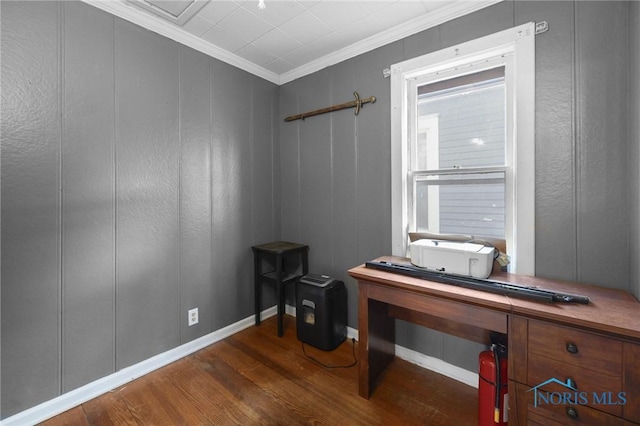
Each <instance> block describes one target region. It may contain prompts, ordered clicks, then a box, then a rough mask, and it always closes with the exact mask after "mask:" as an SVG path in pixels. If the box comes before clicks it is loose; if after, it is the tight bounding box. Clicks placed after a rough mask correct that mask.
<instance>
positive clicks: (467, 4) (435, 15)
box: [280, 0, 503, 84]
mask: <svg viewBox="0 0 640 426" xmlns="http://www.w3.org/2000/svg"><path fill="white" fill-rule="evenodd" d="M501 1H503V0H478V1H462V2H455V3H452V4H450V5H447V6H444V7H442V8H439V9H436V10H434V11H433V12H431V13H428V14H427V15H422V16H419V17H417V18H414V19H412V20H410V21H407V22H405V23H403V24H400V25H397V26H395V27H393V28H390V29H388V30H386V31H383V32H381V33H378V34H376V35H373V36H371V37H369V38H366V39H364V40H362V41H359V42H357V43H354V44H352V45H350V46H347V47H345V48H344V49H340V50H338V51H336V52H333V53H330V54H328V55H325V56H323V57H321V58H319V59H317V60H314V61H311V62H309V63H307V64H305V65H302V66H300V67H298V68H295V69H293V70H291V71H287V72H285V73H283V74H280V84H285V83H288V82H290V81H293V80H296V79H298V78H300V77H304V76H305V75H309V74H312V73H314V72H316V71H319V70H321V69H323V68H326V67H328V66H331V65H335V64H337V63H339V62H342V61H344V60H347V59H350V58H353V57H355V56H358V55H361V54H363V53H366V52H369V51H371V50H374V49H377V48H378V47H382V46H384V45H387V44H389V43H393V42H394V41H398V40H402V39H403V38H406V37H409V36H411V35H413V34H416V33H419V32H421V31H424V30H427V29H429V28H431V27H435V26H437V25H440V24H442V23H444V22H447V21H451V20H453V19H456V18H459V17H461V16H464V15H468V14H469V13H472V12H475V11H477V10H480V9H483V8H485V7H488V6H491V5H493V4H496V3H500V2H501ZM380 73H382V70H380Z"/></svg>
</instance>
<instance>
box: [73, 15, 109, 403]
mask: <svg viewBox="0 0 640 426" xmlns="http://www.w3.org/2000/svg"><path fill="white" fill-rule="evenodd" d="M64 10H65V15H64V16H65V20H64V64H65V66H64V80H63V81H64V97H63V99H64V100H63V107H64V111H63V113H64V114H63V117H64V119H63V125H64V128H63V140H62V164H63V168H62V220H63V221H62V241H63V244H62V248H63V251H62V271H63V283H62V290H63V302H62V303H63V315H62V324H63V334H62V336H63V339H64V340H63V353H62V359H63V366H62V373H63V376H62V380H63V381H62V384H63V391H68V390H71V389H74V388H76V387H78V386H82V385H84V384H86V383H88V382H90V381H92V380H95V379H98V378H100V377H103V376H105V375H107V374H110V373H112V372H113V369H114V348H115V340H114V336H115V330H114V324H115V310H114V309H115V301H114V294H115V277H114V240H115V237H114V233H115V228H114V220H115V219H114V209H115V203H114V157H113V150H114V97H113V90H114V70H113V17H111V16H109V15H108V14H106V13H104V12H100V11H98V10H97V9H95V8H93V7H90V6H88V5H83V4H81V3H73V2H66V3H64Z"/></svg>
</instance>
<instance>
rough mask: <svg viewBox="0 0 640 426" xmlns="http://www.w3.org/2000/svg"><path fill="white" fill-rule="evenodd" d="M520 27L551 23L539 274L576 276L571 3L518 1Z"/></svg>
mask: <svg viewBox="0 0 640 426" xmlns="http://www.w3.org/2000/svg"><path fill="white" fill-rule="evenodd" d="M515 10H516V25H520V24H524V23H526V22H531V21H536V22H537V21H547V22H548V23H549V27H550V28H551V29H552V30H550V31H548V32H546V33H543V34H540V35H538V36H536V127H535V130H536V138H535V143H536V182H535V184H536V200H535V201H536V233H535V238H536V274H537V275H539V276H543V277H548V278H557V279H563V280H575V279H576V273H577V263H576V204H575V191H576V186H575V162H574V151H575V145H574V137H575V134H574V113H575V108H574V103H573V99H574V85H573V82H574V79H573V76H574V66H573V60H572V58H573V56H574V49H573V46H574V44H573V35H574V30H575V28H574V25H573V11H574V4H573V3H572V2H564V1H562V2H544V3H537V2H516V3H515Z"/></svg>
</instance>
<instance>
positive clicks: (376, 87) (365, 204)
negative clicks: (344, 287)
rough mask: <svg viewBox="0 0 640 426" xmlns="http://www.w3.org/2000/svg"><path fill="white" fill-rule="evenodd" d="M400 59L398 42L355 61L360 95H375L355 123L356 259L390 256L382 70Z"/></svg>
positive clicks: (387, 102) (387, 105)
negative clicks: (371, 103) (374, 99)
mask: <svg viewBox="0 0 640 426" xmlns="http://www.w3.org/2000/svg"><path fill="white" fill-rule="evenodd" d="M401 60H402V41H399V42H395V43H392V44H388V45H386V46H383V47H381V48H378V49H376V50H374V51H372V52H369V53H367V54H366V55H361V56H359V57H358V58H356V59H355V64H356V65H355V66H356V70H357V74H356V76H357V77H356V79H357V80H356V81H357V83H356V84H357V88H356V89H357V90H358V93H360V96H363V97H368V96H375V97H376V99H377V101H376V103H375V104H373V105H365V107H364V110H363V111H362V112H361V113H360V115H359V116H358V119H357V120H356V132H357V136H356V144H357V145H356V153H357V154H356V155H357V161H358V177H357V185H358V197H357V201H356V202H357V206H358V256H359V258H360V260H361V261H366V260H370V259H374V258H376V257H378V256H383V255H386V254H389V253H391V204H390V203H389V200H390V199H391V178H390V176H391V142H390V140H391V122H390V116H391V92H390V86H389V79H385V78H384V76H383V75H382V70H383V69H385V68H388V67H389V65H391V64H395V63H396V62H400V61H401Z"/></svg>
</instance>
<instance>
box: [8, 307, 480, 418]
mask: <svg viewBox="0 0 640 426" xmlns="http://www.w3.org/2000/svg"><path fill="white" fill-rule="evenodd" d="M285 311H286V313H287V314H289V315H291V316H293V317H295V316H296V308H295V306H291V305H286V310H285ZM274 315H276V307H275V306H272V307H271V308H269V309H265V310H264V311H262V314H261V315H260V318H262V319H267V318H269V317H272V316H274ZM254 323H255V319H254V316H253V315H251V316H250V317H247V318H245V319H243V320H240V321H238V322H236V323H234V324H231V325H229V326H227V327H224V328H221V329H220V330H217V331H214V332H213V333H210V334H207V335H206V336H202V337H200V338H198V339H195V340H192V341H191V342H188V343H185V344H184V345H180V346H178V347H177V348H174V349H171V350H168V351H167V352H163V353H161V354H158V355H156V356H154V357H151V358H149V359H146V360H144V361H142V362H139V363H138V364H135V365H132V366H130V367H127V368H123V369H122V370H120V371H118V372H116V373H113V374H110V375H109V376H106V377H103V378H101V379H98V380H95V381H93V382H91V383H88V384H86V385H84V386H82V387H79V388H77V389H74V390H72V391H70V392H67V393H65V394H63V395H60V396H59V397H56V398H54V399H51V400H49V401H46V402H43V403H42V404H39V405H36V406H35V407H32V408H29V409H28V410H25V411H22V412H20V413H18V414H15V415H13V416H11V417H8V418H6V419H4V420H2V421H0V426H24V425H35V424H37V423H41V422H43V421H45V420H47V419H49V418H51V417H53V416H57V415H58V414H60V413H63V412H65V411H67V410H69V409H71V408H73V407H75V406H77V405H80V404H82V403H84V402H86V401H89V400H91V399H93V398H96V397H98V396H100V395H102V394H104V393H107V392H109V391H111V390H113V389H115V388H117V387H119V386H122V385H124V384H127V383H129V382H131V381H133V380H135V379H137V378H140V377H142V376H144V375H145V374H148V373H151V372H152V371H154V370H157V369H159V368H162V367H164V366H166V365H168V364H171V363H172V362H174V361H177V360H179V359H181V358H184V357H185V356H187V355H190V354H192V353H194V352H196V351H199V350H200V349H203V348H205V347H207V346H209V345H211V344H213V343H216V342H218V341H220V340H222V339H225V338H226V337H229V336H231V335H233V334H235V333H237V332H239V331H242V330H244V329H246V328H249V327H251V326H252V325H253V324H254ZM347 337H348V338H349V339H352V338H353V339H356V340H358V330H356V329H354V328H351V327H347ZM396 356H397V357H398V358H402V359H404V360H405V361H408V362H411V363H412V364H416V365H419V366H420V367H423V368H426V369H428V370H431V371H435V372H436V373H439V374H442V375H443V376H446V377H449V378H451V379H454V380H457V381H459V382H462V383H465V384H467V385H469V386H473V387H475V388H477V387H478V374H476V373H473V372H471V371H468V370H465V369H463V368H460V367H456V366H455V365H453V364H449V363H447V362H444V361H442V360H441V359H438V358H433V357H430V356H427V355H424V354H422V353H420V352H416V351H413V350H411V349H407V348H405V347H403V346H399V345H396Z"/></svg>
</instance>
